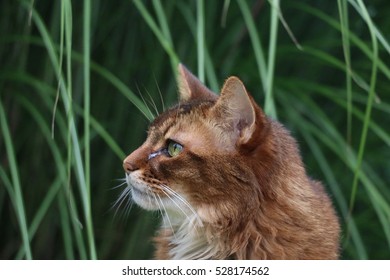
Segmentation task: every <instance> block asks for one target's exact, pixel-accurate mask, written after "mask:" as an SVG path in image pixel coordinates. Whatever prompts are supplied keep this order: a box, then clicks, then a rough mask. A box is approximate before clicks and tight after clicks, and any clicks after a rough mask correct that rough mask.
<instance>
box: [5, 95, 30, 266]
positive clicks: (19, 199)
mask: <svg viewBox="0 0 390 280" xmlns="http://www.w3.org/2000/svg"><path fill="white" fill-rule="evenodd" d="M0 125H1V132H2V134H3V139H4V144H5V149H6V153H7V158H8V162H9V165H10V171H11V178H12V186H13V192H14V195H15V197H14V202H15V204H16V208H15V212H16V216H17V218H18V223H19V227H20V233H21V236H22V242H23V247H24V250H25V251H26V258H27V259H29V260H30V259H32V253H31V247H30V241H29V240H30V238H29V234H28V229H27V221H26V211H25V209H24V199H23V192H22V186H21V183H20V177H19V171H18V164H17V162H16V157H15V150H14V147H13V144H12V141H13V140H12V137H11V133H10V130H9V127H8V123H7V117H6V114H5V112H4V107H3V101H2V100H1V99H0Z"/></svg>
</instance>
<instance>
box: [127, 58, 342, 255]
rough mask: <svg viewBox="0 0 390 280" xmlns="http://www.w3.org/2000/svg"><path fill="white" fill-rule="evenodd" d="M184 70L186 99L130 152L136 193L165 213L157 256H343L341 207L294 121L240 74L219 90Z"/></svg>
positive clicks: (129, 172) (130, 180) (131, 180)
mask: <svg viewBox="0 0 390 280" xmlns="http://www.w3.org/2000/svg"><path fill="white" fill-rule="evenodd" d="M178 73H179V75H178V84H179V93H180V102H179V104H178V105H176V106H175V107H173V108H171V109H168V110H167V111H165V112H164V113H162V114H161V115H159V116H158V117H157V118H156V119H155V120H154V121H153V122H152V123H151V125H150V127H149V130H148V136H147V139H146V141H145V142H144V143H143V144H142V145H141V146H140V147H139V148H138V149H137V150H135V151H134V152H132V153H131V154H130V155H129V156H127V157H126V158H125V160H124V162H123V168H124V170H125V173H126V181H127V184H128V187H127V188H128V190H127V191H128V192H129V193H131V197H132V199H133V201H134V202H135V203H136V204H138V205H139V206H141V207H142V208H144V209H147V210H159V211H161V213H162V214H163V217H162V225H161V228H160V229H159V231H158V234H157V236H156V237H155V239H154V241H155V245H156V251H155V258H156V259H264V260H265V259H337V258H338V257H339V231H340V226H339V221H338V218H337V216H336V213H335V210H334V208H333V206H332V203H331V200H330V199H329V197H328V195H327V194H326V192H325V190H324V187H323V186H322V184H321V183H320V182H317V181H313V180H312V179H310V178H309V177H308V176H307V174H306V171H305V168H304V166H303V163H302V160H301V157H300V153H299V150H298V147H297V144H296V141H295V140H294V139H293V138H292V136H291V135H290V133H289V132H288V131H287V129H286V128H284V127H283V126H282V125H281V124H280V123H278V122H277V121H275V120H272V119H270V118H268V117H267V116H266V115H265V114H264V112H263V111H262V109H261V108H260V107H259V106H258V105H257V104H256V103H255V101H254V99H253V98H252V96H251V95H250V94H249V93H248V92H247V90H246V88H245V86H244V84H243V83H242V82H241V80H240V79H239V78H237V77H234V76H233V77H230V78H228V79H227V80H226V81H225V83H224V85H223V87H222V90H221V93H220V95H219V96H218V95H217V94H215V93H213V92H212V91H211V90H209V89H208V88H207V87H206V86H205V85H203V84H202V83H201V82H200V81H199V80H198V79H197V78H196V77H195V76H194V75H193V74H192V73H191V72H190V71H189V70H187V69H186V68H185V66H183V65H182V64H180V65H179V67H178ZM130 190H131V191H130Z"/></svg>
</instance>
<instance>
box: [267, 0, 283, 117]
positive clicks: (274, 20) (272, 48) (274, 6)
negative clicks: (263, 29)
mask: <svg viewBox="0 0 390 280" xmlns="http://www.w3.org/2000/svg"><path fill="white" fill-rule="evenodd" d="M270 3H271V25H270V40H269V47H268V63H267V65H268V69H267V90H266V92H265V104H264V111H265V113H266V114H268V115H270V116H271V117H272V118H274V119H277V113H276V108H275V102H274V98H273V87H274V75H275V57H276V47H277V46H276V44H277V38H278V23H279V10H280V1H279V0H270Z"/></svg>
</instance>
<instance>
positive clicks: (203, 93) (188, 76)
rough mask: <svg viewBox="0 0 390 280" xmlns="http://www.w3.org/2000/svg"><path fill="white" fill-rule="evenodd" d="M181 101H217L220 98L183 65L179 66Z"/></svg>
mask: <svg viewBox="0 0 390 280" xmlns="http://www.w3.org/2000/svg"><path fill="white" fill-rule="evenodd" d="M177 82H178V85H179V93H180V101H184V102H188V101H192V100H216V99H217V98H218V96H217V95H216V94H215V93H214V92H212V91H211V90H209V89H208V88H207V87H206V86H205V85H204V84H202V82H201V81H199V79H198V78H197V77H195V76H194V75H193V74H192V73H191V72H190V71H189V70H188V69H187V68H186V67H185V66H184V65H183V64H181V63H180V64H179V66H178V78H177Z"/></svg>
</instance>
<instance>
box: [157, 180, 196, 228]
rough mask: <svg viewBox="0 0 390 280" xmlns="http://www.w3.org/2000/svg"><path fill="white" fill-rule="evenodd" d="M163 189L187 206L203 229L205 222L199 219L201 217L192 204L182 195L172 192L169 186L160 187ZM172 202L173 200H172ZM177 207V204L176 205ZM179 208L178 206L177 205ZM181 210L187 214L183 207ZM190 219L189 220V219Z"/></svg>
mask: <svg viewBox="0 0 390 280" xmlns="http://www.w3.org/2000/svg"><path fill="white" fill-rule="evenodd" d="M160 186H161V187H163V188H164V189H165V190H166V191H168V192H169V193H170V194H171V195H173V196H174V197H175V198H177V199H178V200H180V201H181V202H182V203H183V204H184V205H185V206H187V208H188V209H189V210H190V211H191V212H192V214H194V216H195V218H196V219H197V220H198V222H199V224H200V226H201V227H203V222H202V220H201V219H200V218H199V215H198V213H196V211H195V210H194V208H193V207H192V206H191V204H190V203H189V202H188V201H187V200H186V199H185V198H183V197H182V196H181V195H179V194H178V193H177V192H175V191H174V190H172V189H171V188H170V187H168V186H167V185H165V184H164V185H160ZM167 196H168V197H170V196H169V195H167ZM171 200H172V199H171ZM172 201H173V202H174V203H175V204H176V202H175V201H174V200H172ZM176 205H177V204H176ZM177 206H178V205H177ZM178 207H179V206H178ZM179 208H180V210H181V211H182V212H183V213H184V214H186V213H185V212H184V211H183V209H182V208H181V207H179ZM186 216H187V218H188V215H187V214H186ZM188 219H189V218H188Z"/></svg>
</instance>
